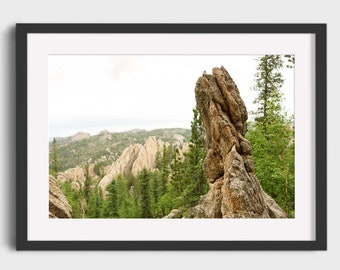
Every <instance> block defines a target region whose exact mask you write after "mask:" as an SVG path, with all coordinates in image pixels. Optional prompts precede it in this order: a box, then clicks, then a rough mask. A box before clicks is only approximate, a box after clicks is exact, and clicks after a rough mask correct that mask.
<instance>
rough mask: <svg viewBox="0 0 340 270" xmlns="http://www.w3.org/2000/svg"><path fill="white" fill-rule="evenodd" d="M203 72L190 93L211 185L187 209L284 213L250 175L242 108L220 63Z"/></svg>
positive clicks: (195, 212)
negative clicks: (197, 114) (198, 118)
mask: <svg viewBox="0 0 340 270" xmlns="http://www.w3.org/2000/svg"><path fill="white" fill-rule="evenodd" d="M212 73H213V74H212V75H209V74H206V73H204V74H203V75H202V76H201V77H200V78H199V79H198V80H197V83H196V88H195V95H196V103H197V108H198V110H199V112H200V115H201V118H202V121H203V126H204V130H205V143H206V148H207V156H206V158H205V160H204V173H205V176H206V178H207V181H208V182H209V186H210V189H209V191H208V193H207V194H206V195H204V196H203V197H202V198H201V199H200V201H199V202H198V204H197V205H196V206H195V207H193V208H191V209H190V211H189V213H190V214H189V216H190V217H201V218H286V214H285V213H284V212H283V211H282V210H281V208H280V207H279V206H278V205H277V204H276V203H275V201H274V200H273V199H272V198H271V197H270V196H269V195H268V194H266V193H265V192H264V191H263V190H262V188H261V185H260V183H259V181H258V179H257V178H256V176H255V174H254V161H253V158H252V150H251V146H250V143H249V141H248V140H246V139H245V138H244V136H245V134H246V132H247V124H246V121H247V119H248V114H247V109H246V107H245V104H244V102H243V100H242V98H241V96H240V92H239V90H238V88H237V86H236V84H235V83H234V81H233V79H232V78H231V77H230V75H229V73H228V72H227V70H226V69H225V68H224V67H221V68H214V69H213V72H212Z"/></svg>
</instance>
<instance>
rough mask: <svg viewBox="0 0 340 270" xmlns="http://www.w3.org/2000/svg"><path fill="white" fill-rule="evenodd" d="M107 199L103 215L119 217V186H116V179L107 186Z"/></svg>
mask: <svg viewBox="0 0 340 270" xmlns="http://www.w3.org/2000/svg"><path fill="white" fill-rule="evenodd" d="M107 192H108V195H107V200H106V203H105V205H104V206H105V210H104V214H103V216H104V217H106V218H108V217H113V218H118V217H119V214H118V208H119V205H118V194H117V187H116V180H114V179H113V180H112V182H111V183H110V185H109V186H108V187H107Z"/></svg>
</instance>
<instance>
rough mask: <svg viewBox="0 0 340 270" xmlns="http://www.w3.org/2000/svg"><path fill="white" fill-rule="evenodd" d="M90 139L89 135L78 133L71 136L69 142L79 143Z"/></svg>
mask: <svg viewBox="0 0 340 270" xmlns="http://www.w3.org/2000/svg"><path fill="white" fill-rule="evenodd" d="M90 137H91V134H90V133H85V132H78V133H76V134H75V135H73V136H72V139H71V141H72V142H76V141H81V140H84V139H89V138H90Z"/></svg>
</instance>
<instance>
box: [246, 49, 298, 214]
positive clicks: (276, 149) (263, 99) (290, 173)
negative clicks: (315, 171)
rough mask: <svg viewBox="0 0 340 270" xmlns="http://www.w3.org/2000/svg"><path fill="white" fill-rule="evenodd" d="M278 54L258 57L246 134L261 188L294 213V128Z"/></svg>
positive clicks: (283, 207)
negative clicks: (254, 105) (284, 104)
mask: <svg viewBox="0 0 340 270" xmlns="http://www.w3.org/2000/svg"><path fill="white" fill-rule="evenodd" d="M282 67H283V60H282V59H281V56H279V55H265V56H263V57H262V58H260V59H259V66H258V69H257V73H256V75H255V87H254V88H255V90H256V91H258V93H259V94H258V97H257V98H256V99H255V103H257V104H259V107H258V110H257V111H256V112H254V113H253V114H254V116H255V122H254V123H253V125H252V128H251V129H250V130H249V132H248V134H247V138H248V139H249V140H250V142H251V145H252V148H253V158H254V162H255V173H256V176H257V177H258V179H259V181H260V182H261V185H262V187H263V189H264V190H265V191H266V192H267V193H268V194H269V195H270V196H271V197H273V199H274V200H275V201H276V202H277V203H278V204H279V205H280V206H281V208H282V209H284V210H285V211H286V212H287V214H288V215H289V216H293V215H294V198H295V196H294V127H293V126H292V125H291V123H292V118H289V117H287V114H286V113H285V112H283V110H282V107H281V103H282V99H283V97H282V93H281V86H282V84H283V82H284V81H283V78H282V75H281V73H280V70H281V69H282Z"/></svg>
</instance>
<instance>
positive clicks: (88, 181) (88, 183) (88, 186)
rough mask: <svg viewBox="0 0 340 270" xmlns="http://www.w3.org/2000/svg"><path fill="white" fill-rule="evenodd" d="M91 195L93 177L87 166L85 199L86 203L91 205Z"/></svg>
mask: <svg viewBox="0 0 340 270" xmlns="http://www.w3.org/2000/svg"><path fill="white" fill-rule="evenodd" d="M90 195H91V177H90V174H89V166H88V165H86V166H85V181H84V198H85V200H86V203H87V204H88V203H89V200H90Z"/></svg>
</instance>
